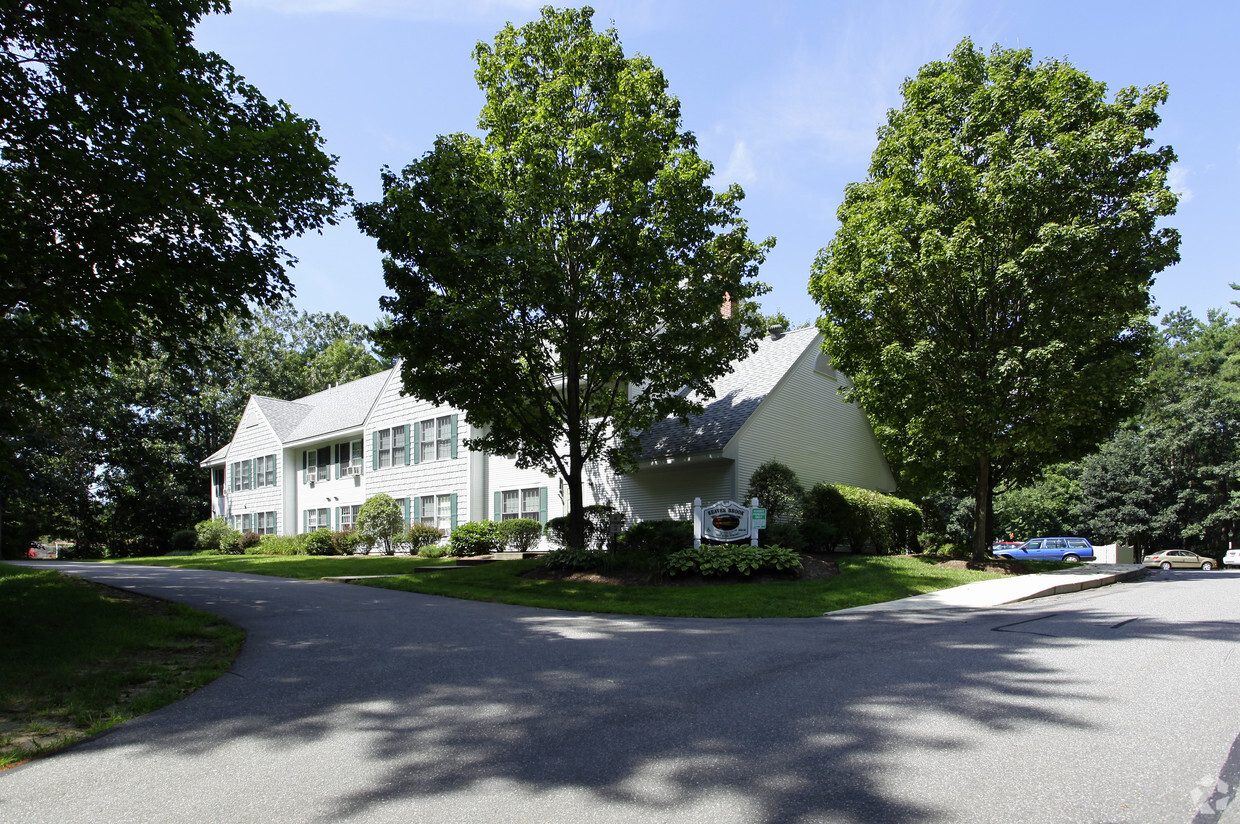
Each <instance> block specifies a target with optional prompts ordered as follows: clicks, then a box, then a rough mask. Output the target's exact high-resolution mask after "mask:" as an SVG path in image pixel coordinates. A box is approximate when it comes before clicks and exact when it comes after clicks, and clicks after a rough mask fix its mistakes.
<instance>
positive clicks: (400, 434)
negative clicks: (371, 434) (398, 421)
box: [374, 426, 409, 469]
mask: <svg viewBox="0 0 1240 824" xmlns="http://www.w3.org/2000/svg"><path fill="white" fill-rule="evenodd" d="M408 446H409V431H408V429H407V428H406V427H404V426H393V427H392V428H391V429H380V430H378V431H377V432H375V456H374V467H375V469H385V468H387V467H389V466H404V465H405V464H406V463H407V462H408V461H407V460H406V458H405V456H406V455H407V454H408Z"/></svg>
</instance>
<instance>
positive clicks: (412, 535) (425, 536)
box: [405, 524, 443, 555]
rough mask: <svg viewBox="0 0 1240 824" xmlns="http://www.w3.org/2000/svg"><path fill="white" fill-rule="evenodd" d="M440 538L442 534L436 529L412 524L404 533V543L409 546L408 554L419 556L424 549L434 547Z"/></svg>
mask: <svg viewBox="0 0 1240 824" xmlns="http://www.w3.org/2000/svg"><path fill="white" fill-rule="evenodd" d="M442 537H443V533H442V532H440V531H439V529H438V528H437V527H433V526H428V525H427V524H413V525H412V526H410V527H409V531H408V532H407V533H405V543H407V544H409V551H410V552H412V553H414V554H418V555H420V554H421V553H422V550H423V549H424V548H425V547H429V546H434V545H435V544H437V543H439V539H440V538H442Z"/></svg>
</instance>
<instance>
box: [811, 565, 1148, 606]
mask: <svg viewBox="0 0 1240 824" xmlns="http://www.w3.org/2000/svg"><path fill="white" fill-rule="evenodd" d="M1144 569H1145V567H1143V566H1141V565H1140V564H1085V565H1083V566H1079V567H1073V568H1072V569H1060V570H1056V571H1054V572H1040V573H1037V574H1035V575H1009V576H1005V577H1003V578H993V579H991V580H989V581H977V582H976V583H972V584H963V585H961V586H958V587H952V588H951V589H940V590H938V591H937V592H929V593H927V594H925V595H913V596H911V597H909V598H901V599H899V600H896V601H885V602H883V603H879V604H866V605H865V606H863V607H852V608H851V609H841V610H837V611H835V612H828V613H826V614H827V615H840V614H843V613H852V612H907V611H916V610H931V609H959V608H962V607H963V608H966V609H968V608H980V607H997V606H1001V605H1003V604H1012V603H1015V602H1017V601H1028V600H1029V599H1030V598H1042V597H1044V596H1046V595H1059V594H1060V593H1064V592H1078V591H1080V590H1083V589H1093V588H1095V587H1104V586H1108V585H1110V584H1114V583H1115V582H1117V581H1122V580H1125V579H1128V578H1132V577H1135V576H1137V575H1139V574H1140V573H1141V572H1142V571H1143V570H1144Z"/></svg>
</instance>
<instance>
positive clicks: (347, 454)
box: [336, 438, 362, 478]
mask: <svg viewBox="0 0 1240 824" xmlns="http://www.w3.org/2000/svg"><path fill="white" fill-rule="evenodd" d="M361 474H362V440H361V438H358V439H357V440H356V441H349V442H348V443H342V444H339V445H338V446H337V447H336V477H337V478H344V477H347V476H349V475H361Z"/></svg>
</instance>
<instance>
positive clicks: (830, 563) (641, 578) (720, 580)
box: [524, 552, 1029, 587]
mask: <svg viewBox="0 0 1240 824" xmlns="http://www.w3.org/2000/svg"><path fill="white" fill-rule="evenodd" d="M843 555H844V553H840V554H837V555H835V556H833V557H823V556H822V555H813V554H810V553H807V552H803V553H801V569H800V572H799V573H798V574H797V575H795V576H794V575H775V574H767V575H753V576H749V577H746V576H743V575H725V576H720V575H711V576H710V577H706V576H703V575H678V576H676V577H675V578H667V577H664V578H657V577H656V578H652V577H651V576H649V575H647V574H646V573H644V572H638V571H636V570H631V569H618V570H613V571H610V572H570V571H568V570H557V569H546V568H544V567H537V568H536V569H533V570H530V571H529V572H527V573H525V576H524V577H526V578H533V579H535V580H540V581H577V582H580V583H586V584H613V585H615V586H630V587H633V586H656V587H692V586H703V585H707V584H734V583H738V582H744V581H753V582H766V581H811V580H814V579H816V578H829V577H831V576H833V575H839V574H840V567H839V564H837V563H836V562H835V560H834V558H839V557H843ZM938 566H941V567H946V568H947V569H974V570H985V571H986V572H998V573H1002V574H1003V575H1024V574H1025V573H1027V572H1028V571H1029V570H1028V569H1026V568H1025V566H1024V564H1022V563H1021V562H1020V561H999V560H989V561H986V562H985V563H983V564H974V563H973V562H972V561H963V560H952V561H943V562H942V563H940V564H938Z"/></svg>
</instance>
